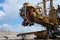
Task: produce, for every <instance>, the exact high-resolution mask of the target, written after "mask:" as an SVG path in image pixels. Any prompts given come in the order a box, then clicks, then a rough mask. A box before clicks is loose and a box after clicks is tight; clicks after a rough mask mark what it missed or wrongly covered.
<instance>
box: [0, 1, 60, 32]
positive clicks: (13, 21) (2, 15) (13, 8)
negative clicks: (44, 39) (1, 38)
mask: <svg viewBox="0 0 60 40" xmlns="http://www.w3.org/2000/svg"><path fill="white" fill-rule="evenodd" d="M24 2H29V3H32V4H34V5H36V4H37V3H38V2H42V0H38V1H37V0H0V30H10V31H17V32H31V31H39V30H40V31H41V30H44V29H45V28H44V27H42V26H41V25H39V24H35V25H34V26H31V27H29V26H27V27H23V26H22V25H21V24H22V21H23V19H22V18H21V17H20V16H19V9H20V8H21V7H22V5H23V3H24ZM56 3H57V4H59V3H60V1H57V0H56ZM57 4H55V6H56V5H57Z"/></svg>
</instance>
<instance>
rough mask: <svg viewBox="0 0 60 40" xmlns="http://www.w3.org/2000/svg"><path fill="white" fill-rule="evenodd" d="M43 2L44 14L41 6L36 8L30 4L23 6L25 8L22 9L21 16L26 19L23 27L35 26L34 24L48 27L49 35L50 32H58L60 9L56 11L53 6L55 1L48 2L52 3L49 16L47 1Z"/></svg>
mask: <svg viewBox="0 0 60 40" xmlns="http://www.w3.org/2000/svg"><path fill="white" fill-rule="evenodd" d="M42 1H43V9H44V12H42V7H40V6H36V7H34V5H32V4H30V3H24V4H23V7H22V8H21V9H20V16H21V17H22V18H23V19H24V21H23V22H22V25H23V26H28V25H29V26H31V25H34V23H37V24H41V25H43V26H44V27H46V29H47V33H49V31H50V30H51V33H52V31H54V32H56V31H57V28H59V25H60V17H58V16H57V13H58V12H59V13H60V8H59V6H58V9H55V8H54V6H53V0H48V1H50V11H49V13H48V14H49V15H47V9H46V1H47V0H42ZM43 14H44V15H43Z"/></svg>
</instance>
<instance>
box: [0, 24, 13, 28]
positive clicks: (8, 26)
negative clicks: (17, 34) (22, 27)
mask: <svg viewBox="0 0 60 40" xmlns="http://www.w3.org/2000/svg"><path fill="white" fill-rule="evenodd" d="M0 28H12V26H11V25H8V24H2V25H1V24H0Z"/></svg>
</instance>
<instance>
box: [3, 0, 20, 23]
mask: <svg viewBox="0 0 60 40" xmlns="http://www.w3.org/2000/svg"><path fill="white" fill-rule="evenodd" d="M2 5H3V9H4V11H5V13H6V16H5V18H4V19H5V20H4V21H9V22H10V21H13V20H17V19H18V18H19V8H18V3H17V0H5V3H4V4H2Z"/></svg>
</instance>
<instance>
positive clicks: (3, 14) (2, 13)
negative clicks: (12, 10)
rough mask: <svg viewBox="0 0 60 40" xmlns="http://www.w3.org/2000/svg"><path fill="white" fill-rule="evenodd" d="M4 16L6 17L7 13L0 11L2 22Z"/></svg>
mask: <svg viewBox="0 0 60 40" xmlns="http://www.w3.org/2000/svg"><path fill="white" fill-rule="evenodd" d="M4 16H5V13H4V12H3V11H0V20H2V19H3V17H4Z"/></svg>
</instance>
